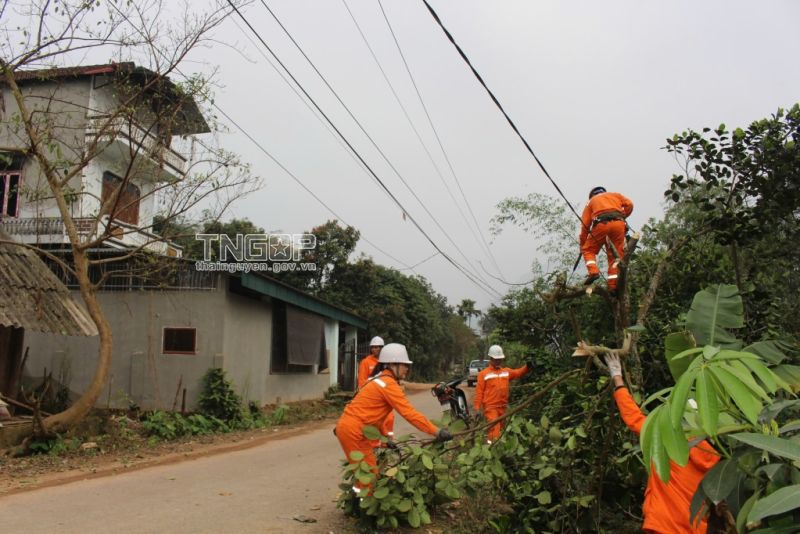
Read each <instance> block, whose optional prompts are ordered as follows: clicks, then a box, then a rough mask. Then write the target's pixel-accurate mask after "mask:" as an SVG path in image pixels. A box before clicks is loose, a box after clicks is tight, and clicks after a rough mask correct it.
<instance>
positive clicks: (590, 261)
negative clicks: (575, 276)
mask: <svg viewBox="0 0 800 534" xmlns="http://www.w3.org/2000/svg"><path fill="white" fill-rule="evenodd" d="M586 265H597V262H596V261H594V260H589V261H587V262H586Z"/></svg>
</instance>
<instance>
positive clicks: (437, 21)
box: [422, 0, 591, 232]
mask: <svg viewBox="0 0 800 534" xmlns="http://www.w3.org/2000/svg"><path fill="white" fill-rule="evenodd" d="M422 2H423V3H424V4H425V6H426V7H427V8H428V11H429V12H430V14H431V16H432V17H433V19H434V20H435V21H436V23H437V24H438V25H439V27H440V28H441V29H442V31H443V32H444V34H445V35H446V36H447V38H448V39H449V40H450V42H451V43H452V44H453V46H454V47H455V48H456V50H457V51H458V53H459V55H460V56H461V58H462V59H463V60H464V62H465V63H466V64H467V66H468V67H469V68H470V70H472V74H474V75H475V77H476V78H477V79H478V81H479V82H480V84H481V85H482V86H483V88H484V89H486V92H487V93H489V97H490V98H491V99H492V101H493V102H494V103H495V105H496V106H497V108H498V109H499V110H500V112H501V113H502V114H503V116H504V117H505V118H506V120H507V121H508V124H509V125H511V128H512V129H513V130H514V132H516V134H517V136H519V138H520V140H522V143H523V144H524V145H525V148H527V149H528V152H530V154H531V156H533V159H535V160H536V163H537V164H538V165H539V168H540V169H542V172H543V173H544V175H545V176H547V179H548V180H550V183H551V184H553V187H555V189H556V191H558V194H559V195H561V198H563V199H564V202H566V203H567V206H569V209H570V210H572V213H574V214H575V216H576V217H577V218H578V220H579V221H581V225H583V226H585V225H584V224H583V219H581V216H580V215H578V212H577V211H575V208H574V207H573V206H572V203H571V202H570V201H569V199H567V197H566V196H565V195H564V192H563V191H561V188H560V187H559V186H558V184H557V183H556V181H555V180H553V178H552V177H551V176H550V173H549V172H547V169H545V168H544V165H543V164H542V162H541V161H540V160H539V158H538V157H537V156H536V153H534V151H533V148H531V145H530V144H528V141H527V140H526V139H525V137H524V136H523V135H522V133H520V131H519V129H518V128H517V125H516V124H514V121H512V120H511V117H509V116H508V113H506V110H505V109H503V106H502V105H501V104H500V101H499V100H497V97H496V96H494V93H492V91H491V89H489V87H488V86H487V85H486V82H484V81H483V78H482V77H481V75H480V74H478V71H477V70H475V67H473V66H472V62H471V61H470V60H469V58H468V57H467V54H465V53H464V51H463V50H462V49H461V47H460V46H459V45H458V43H456V40H455V39H454V38H453V35H452V34H451V33H450V32H449V31H448V30H447V28H445V27H444V24H443V23H442V20H441V19H440V18H439V15H437V14H436V11H434V10H433V8H432V7H431V5H430V4H429V3H428V0H422ZM590 232H591V230H590Z"/></svg>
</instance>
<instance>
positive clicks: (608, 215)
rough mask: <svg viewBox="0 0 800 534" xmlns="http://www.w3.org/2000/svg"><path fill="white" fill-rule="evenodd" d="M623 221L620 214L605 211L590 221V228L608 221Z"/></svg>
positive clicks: (623, 218) (622, 216)
mask: <svg viewBox="0 0 800 534" xmlns="http://www.w3.org/2000/svg"><path fill="white" fill-rule="evenodd" d="M624 220H625V216H624V215H622V213H620V212H618V211H607V212H605V213H601V214H599V215H598V216H597V217H595V218H594V219H592V226H591V227H592V228H594V227H595V226H597V225H598V224H601V223H606V222H608V221H624Z"/></svg>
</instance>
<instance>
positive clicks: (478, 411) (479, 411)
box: [475, 410, 483, 421]
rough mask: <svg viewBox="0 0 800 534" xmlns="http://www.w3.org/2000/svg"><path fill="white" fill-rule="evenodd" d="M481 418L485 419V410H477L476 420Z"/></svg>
mask: <svg viewBox="0 0 800 534" xmlns="http://www.w3.org/2000/svg"><path fill="white" fill-rule="evenodd" d="M481 419H483V410H477V411H476V412H475V420H476V421H480V420H481Z"/></svg>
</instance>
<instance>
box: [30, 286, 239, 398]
mask: <svg viewBox="0 0 800 534" xmlns="http://www.w3.org/2000/svg"><path fill="white" fill-rule="evenodd" d="M223 292H224V290H208V291H136V292H101V293H99V294H98V299H99V301H100V304H101V306H102V308H103V310H104V312H105V314H106V317H107V318H108V320H109V322H110V324H111V330H112V333H113V336H114V349H113V356H112V361H111V370H110V373H109V378H108V382H107V386H106V392H104V394H103V395H101V398H100V399H98V401H97V405H98V406H100V407H106V405H109V406H110V407H112V408H127V407H128V403H129V402H130V401H133V402H135V403H136V404H138V405H139V406H140V407H142V408H143V409H156V408H160V409H170V408H171V407H172V405H173V402H174V400H175V396H176V392H177V393H178V404H177V408H178V409H180V403H181V398H180V397H181V392H180V391H179V390H178V384H179V383H180V384H181V389H183V388H184V387H185V388H186V390H187V399H186V401H187V408H188V409H193V408H194V407H195V406H196V403H197V399H198V395H199V392H200V379H201V377H202V376H203V374H204V373H205V372H206V370H208V368H210V367H213V366H215V365H218V364H219V363H221V362H222V361H223V360H224V358H223V338H224V332H223V327H224V321H222V320H220V316H219V313H220V310H221V309H223V308H224V297H223V294H224V293H223ZM164 327H194V328H197V353H196V354H191V355H184V354H163V352H162V335H163V334H162V333H163V328H164ZM25 343H26V345H28V346H30V353H29V357H28V361H27V363H26V367H25V372H24V374H25V377H26V380H28V381H33V382H34V383H36V384H38V383H39V382H40V381H41V374H42V370H43V369H44V368H47V369H48V370H52V371H53V377H54V378H55V379H58V378H59V374H61V373H62V370H67V372H66V373H65V375H66V376H65V377H64V378H65V379H66V380H65V381H66V385H67V386H68V388H69V390H70V392H71V395H72V396H73V398H74V397H75V396H77V395H79V394H80V393H81V392H83V391H84V390H85V389H86V387H87V386H88V385H89V383H90V381H91V379H92V376H93V375H94V370H95V364H96V361H97V346H98V341H97V338H77V337H63V336H56V335H49V334H39V333H30V332H29V333H26V339H25Z"/></svg>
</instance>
